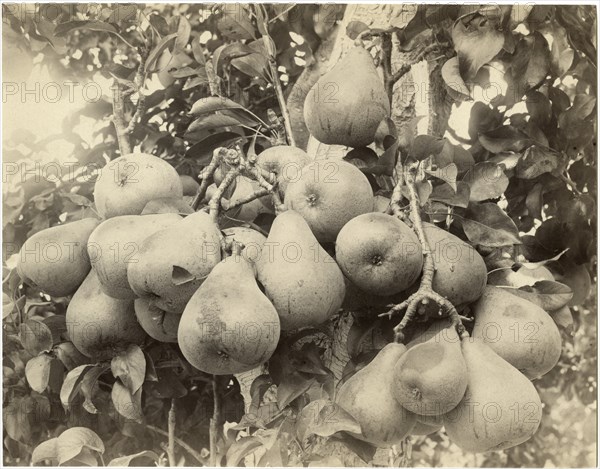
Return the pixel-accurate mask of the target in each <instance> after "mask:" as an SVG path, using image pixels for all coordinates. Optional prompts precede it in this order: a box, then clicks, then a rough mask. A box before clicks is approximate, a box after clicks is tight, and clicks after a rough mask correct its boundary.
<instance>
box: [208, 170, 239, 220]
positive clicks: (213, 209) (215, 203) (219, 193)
mask: <svg viewBox="0 0 600 469" xmlns="http://www.w3.org/2000/svg"><path fill="white" fill-rule="evenodd" d="M241 171H242V168H241V165H239V164H238V165H237V166H235V167H234V168H231V169H230V170H229V172H228V173H227V174H226V175H225V179H223V180H222V181H221V184H220V185H219V187H218V188H217V190H216V191H215V193H214V194H213V196H212V197H211V198H210V201H209V202H208V211H209V213H210V215H211V217H212V219H213V221H214V222H215V224H218V220H219V212H220V209H221V198H222V197H223V194H224V193H225V191H226V190H227V188H228V187H229V186H230V185H231V183H232V182H233V181H235V179H236V178H237V177H238V176H239V175H240V174H241Z"/></svg>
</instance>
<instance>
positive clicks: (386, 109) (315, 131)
mask: <svg viewBox="0 0 600 469" xmlns="http://www.w3.org/2000/svg"><path fill="white" fill-rule="evenodd" d="M389 115H390V102H389V99H388V96H387V94H386V91H385V88H384V86H383V82H382V80H381V78H380V77H379V75H378V73H377V69H376V68H375V65H374V64H373V57H372V56H371V54H370V53H369V52H368V51H367V50H365V49H364V48H362V47H354V48H353V49H351V50H350V51H349V52H348V53H347V54H346V55H345V56H344V57H342V59H341V60H340V61H339V62H338V63H337V64H336V65H335V66H334V67H333V68H332V69H331V70H330V71H329V72H327V73H325V74H324V75H323V76H322V77H321V78H319V80H318V81H317V82H316V83H315V84H314V85H313V87H312V88H311V89H310V91H309V92H308V94H307V95H306V100H305V101H304V121H305V122H306V126H307V127H308V130H309V131H310V133H311V135H312V136H313V137H314V138H316V139H317V140H318V141H319V142H322V143H326V144H330V145H331V144H337V145H347V146H349V147H365V146H367V145H369V144H370V143H372V142H373V140H374V139H375V133H376V131H377V127H378V126H379V124H380V122H381V121H382V120H383V119H385V118H386V117H389Z"/></svg>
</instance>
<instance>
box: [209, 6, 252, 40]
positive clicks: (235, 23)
mask: <svg viewBox="0 0 600 469" xmlns="http://www.w3.org/2000/svg"><path fill="white" fill-rule="evenodd" d="M222 8H223V13H222V16H221V17H220V18H219V20H218V21H217V28H219V31H220V32H221V34H223V36H225V37H227V38H228V39H234V40H243V39H256V36H255V33H256V31H255V29H254V26H253V25H252V22H251V21H250V14H249V13H250V12H249V7H248V6H246V5H242V4H239V3H238V4H229V5H228V4H223V5H222Z"/></svg>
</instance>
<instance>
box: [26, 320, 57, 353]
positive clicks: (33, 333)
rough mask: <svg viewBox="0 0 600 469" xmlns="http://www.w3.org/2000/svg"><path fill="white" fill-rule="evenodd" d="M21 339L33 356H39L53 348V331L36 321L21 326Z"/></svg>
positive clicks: (29, 321)
mask: <svg viewBox="0 0 600 469" xmlns="http://www.w3.org/2000/svg"><path fill="white" fill-rule="evenodd" d="M19 339H20V340H21V345H23V348H24V349H25V350H27V351H28V352H29V353H30V354H31V355H39V354H40V353H41V352H45V351H49V350H50V349H51V348H52V331H50V328H49V327H48V326H46V324H44V323H43V322H41V321H37V320H34V319H29V320H28V321H26V322H25V323H23V324H21V325H20V326H19Z"/></svg>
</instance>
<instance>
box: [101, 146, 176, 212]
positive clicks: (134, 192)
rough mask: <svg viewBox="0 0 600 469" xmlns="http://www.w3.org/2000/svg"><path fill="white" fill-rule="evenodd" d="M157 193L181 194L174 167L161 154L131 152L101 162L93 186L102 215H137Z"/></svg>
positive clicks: (166, 195)
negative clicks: (101, 166)
mask: <svg viewBox="0 0 600 469" xmlns="http://www.w3.org/2000/svg"><path fill="white" fill-rule="evenodd" d="M160 197H183V187H182V185H181V179H179V175H178V174H177V171H175V168H173V166H171V165H170V164H169V163H167V162H166V161H164V160H163V159H161V158H158V157H156V156H153V155H148V154H146V153H131V154H129V155H124V156H121V157H119V158H116V159H114V160H112V161H110V162H109V163H107V165H106V166H104V167H103V168H102V169H101V170H100V172H99V175H98V179H97V180H96V185H95V186H94V201H95V203H96V209H97V210H98V213H99V214H100V216H101V217H102V218H111V217H116V216H118V215H139V214H140V213H142V210H143V209H144V207H145V206H146V204H147V203H148V202H149V201H150V200H152V199H158V198H160Z"/></svg>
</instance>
